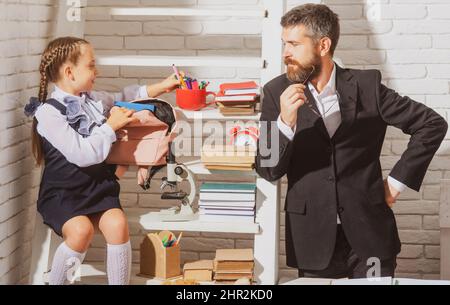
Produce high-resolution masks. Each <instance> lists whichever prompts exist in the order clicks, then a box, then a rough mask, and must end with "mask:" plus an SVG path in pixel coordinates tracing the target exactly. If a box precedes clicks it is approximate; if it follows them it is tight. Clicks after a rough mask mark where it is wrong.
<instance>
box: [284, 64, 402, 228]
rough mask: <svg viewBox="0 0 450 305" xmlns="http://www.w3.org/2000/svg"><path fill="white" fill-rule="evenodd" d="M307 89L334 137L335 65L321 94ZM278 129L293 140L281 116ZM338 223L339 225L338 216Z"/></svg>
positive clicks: (337, 122) (336, 103) (337, 119)
mask: <svg viewBox="0 0 450 305" xmlns="http://www.w3.org/2000/svg"><path fill="white" fill-rule="evenodd" d="M308 88H309V90H310V91H311V94H312V95H313V97H314V102H315V103H316V105H317V108H318V109H319V113H320V115H321V116H322V119H323V122H324V124H325V127H326V129H327V131H328V135H329V136H330V138H331V137H332V136H333V135H334V133H335V132H336V130H337V129H338V128H339V126H340V125H341V122H342V118H341V112H340V107H339V99H338V93H337V91H336V65H334V67H333V72H332V73H331V77H330V80H329V81H328V83H327V84H326V86H325V87H324V88H323V90H322V92H320V93H319V92H318V91H317V90H316V88H315V87H314V85H313V84H311V82H308ZM277 126H278V129H279V130H280V131H281V132H282V133H283V134H284V135H285V136H286V137H287V138H288V139H289V140H291V141H292V140H293V139H294V136H295V131H296V129H297V126H295V127H294V130H292V129H291V128H290V127H289V126H288V125H286V124H285V123H284V122H283V120H282V119H281V115H280V116H279V117H278V120H277ZM388 183H389V184H390V185H391V186H393V187H394V188H395V189H396V190H397V191H399V192H403V191H404V190H405V189H406V188H407V186H406V185H405V184H403V183H401V182H400V181H398V180H396V179H394V178H392V177H391V176H388ZM338 223H340V220H339V216H338Z"/></svg>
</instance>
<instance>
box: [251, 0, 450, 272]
mask: <svg viewBox="0 0 450 305" xmlns="http://www.w3.org/2000/svg"><path fill="white" fill-rule="evenodd" d="M281 25H282V27H283V34H282V40H283V42H284V52H283V57H284V61H285V63H286V65H287V73H286V74H283V75H281V76H279V77H277V78H275V79H273V80H272V81H270V82H269V83H268V84H267V85H266V86H265V87H264V97H263V105H262V115H261V128H265V127H267V130H263V132H262V135H264V136H262V137H261V138H260V143H259V147H260V149H259V151H258V158H257V172H258V173H259V175H260V176H262V177H263V178H265V179H267V180H269V181H274V180H278V179H280V178H282V177H283V176H284V175H285V174H287V179H288V191H287V195H286V203H285V211H286V255H287V265H288V266H290V267H294V268H297V269H298V271H299V277H316V278H317V277H320V278H346V277H348V278H365V277H371V276H394V272H395V268H396V257H397V254H398V253H399V252H400V248H401V244H400V240H399V236H398V230H397V226H396V221H395V217H394V214H393V212H392V210H391V208H392V206H393V204H394V203H395V201H396V199H397V197H398V196H399V194H400V193H401V192H402V191H403V190H405V188H407V187H408V188H410V189H413V190H415V191H419V189H420V186H421V184H422V181H423V179H424V176H425V173H426V171H427V168H428V166H429V164H430V162H431V160H432V158H433V156H434V154H435V152H436V150H437V149H438V148H439V146H440V144H441V142H442V140H443V139H444V136H445V134H446V131H447V123H446V121H445V120H444V119H443V118H442V117H441V116H439V114H437V113H436V112H435V111H433V110H432V109H430V108H428V107H426V106H424V105H423V104H421V103H418V102H415V101H413V100H411V99H410V98H409V97H402V96H400V95H398V94H397V93H396V92H395V91H394V90H392V89H389V88H387V87H386V86H385V85H383V84H382V82H381V80H382V76H381V73H380V72H379V71H377V70H356V69H343V68H341V67H339V66H338V65H337V64H336V63H335V62H334V61H333V53H334V51H335V49H336V46H337V44H338V41H339V33H340V30H339V29H340V27H339V18H338V16H337V15H336V14H335V13H334V12H333V11H331V10H330V9H329V8H328V7H327V6H325V5H320V4H306V5H302V6H299V7H296V8H294V9H292V10H291V11H290V12H288V13H287V14H286V15H285V16H284V17H283V18H282V21H281ZM387 126H395V127H397V128H400V129H401V130H402V131H403V132H404V133H406V134H409V135H411V138H410V141H409V144H408V148H407V149H406V151H405V152H404V153H403V155H402V156H401V158H400V160H399V161H398V162H397V163H396V164H395V166H394V167H393V169H392V171H391V172H390V174H389V176H388V177H386V179H383V175H382V170H381V165H380V153H381V148H382V145H383V142H384V138H385V134H386V129H387ZM272 136H275V137H278V141H277V143H279V147H271V146H272V145H271V143H275V142H274V141H273V139H272ZM274 145H275V144H274ZM275 146H276V145H275ZM262 147H265V148H266V150H267V147H270V151H272V154H273V153H274V152H275V153H276V154H277V155H278V158H277V160H276V162H275V163H274V164H272V165H267V163H265V162H264V161H266V160H268V159H270V158H271V157H273V155H270V154H269V155H264V154H262V153H261V152H262V151H263V149H262ZM264 151H265V150H264Z"/></svg>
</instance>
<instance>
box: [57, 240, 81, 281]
mask: <svg viewBox="0 0 450 305" xmlns="http://www.w3.org/2000/svg"><path fill="white" fill-rule="evenodd" d="M85 256H86V252H84V253H79V252H76V251H74V250H72V249H71V248H69V246H67V244H66V243H65V242H63V243H62V244H61V245H59V247H58V249H56V252H55V256H54V257H53V262H52V269H51V271H50V276H49V284H50V285H66V284H68V283H70V282H71V281H72V282H73V281H74V280H75V278H73V277H75V276H76V275H77V273H76V271H77V270H76V269H77V267H80V266H81V264H82V263H83V260H84V258H85ZM69 270H70V271H71V272H70V274H68V271H69ZM68 276H69V277H70V278H68Z"/></svg>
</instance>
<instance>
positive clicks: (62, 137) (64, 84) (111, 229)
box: [25, 37, 180, 285]
mask: <svg viewBox="0 0 450 305" xmlns="http://www.w3.org/2000/svg"><path fill="white" fill-rule="evenodd" d="M40 74H41V83H40V88H39V98H31V100H30V103H29V104H28V105H27V106H26V107H25V113H26V114H27V115H28V116H34V120H33V127H32V129H33V135H32V145H33V147H32V148H33V154H34V156H35V158H36V161H37V164H38V165H40V164H42V163H44V164H45V167H44V172H43V176H42V181H41V185H40V190H39V197H38V202H37V209H38V211H39V213H40V214H41V215H42V217H43V219H44V222H45V223H46V224H47V225H48V226H50V227H51V228H52V229H53V230H54V231H55V232H56V233H57V234H58V235H59V236H62V237H63V238H64V242H63V243H62V244H61V245H60V246H59V247H58V249H57V250H56V253H55V256H54V259H53V263H52V269H51V272H50V277H49V282H50V284H51V285H61V284H65V283H67V282H68V278H67V273H68V272H67V271H68V269H69V268H70V267H71V266H70V263H69V262H72V263H73V262H74V261H76V262H80V263H81V262H82V261H83V259H84V257H85V254H86V251H87V249H88V247H89V244H90V242H91V240H92V237H93V235H94V231H95V229H97V228H98V229H99V230H100V231H101V232H102V234H103V236H104V237H105V240H106V242H107V262H106V263H107V274H108V282H109V284H110V285H126V284H128V283H129V280H130V274H131V270H130V269H131V245H130V240H129V233H128V224H127V219H126V216H125V214H124V212H123V211H122V208H121V206H120V202H119V191H120V186H119V183H118V182H117V179H118V177H117V176H116V175H115V174H114V170H112V167H111V166H107V165H106V164H105V163H104V160H105V159H106V157H107V156H108V154H109V151H110V148H111V144H112V143H113V142H115V141H116V134H115V131H117V130H118V129H120V128H122V127H124V126H125V125H126V124H128V123H130V122H131V121H132V120H133V119H132V118H131V115H132V114H133V112H132V111H129V110H126V109H123V108H120V110H118V111H115V112H113V113H109V112H110V109H111V108H112V106H113V104H114V101H118V100H119V101H122V100H128V101H130V100H134V99H139V98H148V97H156V96H159V95H160V94H162V93H164V92H170V91H172V90H173V89H175V88H176V87H177V86H178V85H179V84H180V83H179V81H178V80H177V79H176V77H174V75H172V76H170V77H169V78H167V79H166V80H164V81H163V82H161V83H159V84H155V85H150V86H143V87H139V86H130V87H127V88H125V89H124V90H123V92H122V93H119V94H108V93H105V92H92V91H91V90H92V88H93V85H94V81H95V78H96V76H97V69H96V67H95V57H94V50H93V49H92V46H91V45H90V44H89V42H87V41H86V40H83V39H79V38H73V37H64V38H58V39H56V40H54V41H52V42H51V43H50V44H49V45H48V47H47V48H46V50H45V51H44V53H43V55H42V61H41V65H40ZM49 82H52V83H54V85H55V89H54V91H53V93H52V94H51V96H50V97H51V98H50V99H49V100H47V87H48V84H49ZM107 117H109V118H108V119H107Z"/></svg>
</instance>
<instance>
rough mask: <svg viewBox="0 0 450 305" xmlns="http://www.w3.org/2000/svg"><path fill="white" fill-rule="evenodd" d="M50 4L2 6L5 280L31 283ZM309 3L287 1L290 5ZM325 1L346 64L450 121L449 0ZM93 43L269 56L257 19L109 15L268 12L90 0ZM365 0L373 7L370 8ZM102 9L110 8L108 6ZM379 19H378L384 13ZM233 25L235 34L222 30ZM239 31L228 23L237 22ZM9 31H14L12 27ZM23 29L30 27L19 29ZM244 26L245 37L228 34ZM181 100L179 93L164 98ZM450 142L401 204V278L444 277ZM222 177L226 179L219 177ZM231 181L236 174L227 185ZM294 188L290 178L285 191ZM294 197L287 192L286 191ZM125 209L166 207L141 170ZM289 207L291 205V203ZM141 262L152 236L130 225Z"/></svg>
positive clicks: (211, 246)
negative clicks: (32, 114) (34, 151)
mask: <svg viewBox="0 0 450 305" xmlns="http://www.w3.org/2000/svg"><path fill="white" fill-rule="evenodd" d="M54 2H58V1H50V0H48V1H46V0H34V1H32V0H29V1H19V0H17V1H12V0H10V1H1V2H0V21H1V23H2V31H0V67H1V68H0V97H1V103H0V149H1V152H0V283H16V282H20V281H22V282H23V281H25V280H26V276H27V272H28V271H27V270H28V267H29V257H30V256H29V255H30V251H31V247H30V232H31V228H32V222H33V216H34V209H35V200H36V192H37V188H36V186H37V185H38V183H39V173H37V171H32V160H31V158H30V149H29V146H30V141H29V126H28V125H27V124H26V123H27V122H25V121H24V119H23V116H22V115H21V107H22V106H23V104H24V103H25V101H26V99H27V98H28V97H29V96H30V95H35V94H36V91H37V90H36V89H37V88H36V87H37V84H38V78H39V75H38V73H37V72H36V69H37V67H38V64H39V53H40V52H41V51H42V49H43V47H44V46H45V44H46V42H47V38H48V37H49V36H50V31H51V30H52V21H53V17H52V16H55V15H56V10H55V9H53V8H52V7H51V5H52V4H53V3H54ZM302 2H303V1H300V0H289V1H288V7H289V8H291V7H293V6H296V5H298V4H301V3H302ZM310 2H315V3H321V2H322V3H325V4H327V5H329V6H330V7H331V8H332V9H333V10H334V11H335V12H337V13H338V14H339V15H340V17H341V27H342V34H341V41H340V44H339V46H338V49H337V53H336V55H337V56H338V57H340V58H341V59H342V61H343V63H344V64H345V65H346V66H347V67H355V68H367V69H372V68H376V69H380V70H381V71H382V72H383V76H384V82H385V83H386V84H387V85H388V86H389V87H392V88H393V89H396V90H397V91H399V92H400V93H402V94H406V95H409V96H411V97H412V98H414V99H415V100H417V101H419V102H423V103H425V104H426V105H428V106H430V107H432V108H434V109H436V110H437V111H438V112H439V113H440V114H442V115H443V116H444V117H445V118H446V119H448V118H449V112H450V100H449V98H450V97H449V81H450V72H449V71H450V56H449V54H450V53H449V51H450V16H448V14H447V12H448V11H449V8H450V7H449V4H448V0H370V1H369V0H367V1H362V0H323V1H320V0H311V1H310ZM88 3H89V14H88V18H87V21H86V24H85V25H86V38H87V39H88V40H90V41H91V42H92V43H93V44H94V46H95V47H96V49H97V52H98V53H106V54H117V53H120V54H170V55H195V54H199V55H211V54H213V55H216V54H242V55H255V54H260V47H261V43H260V39H259V33H260V31H261V28H260V26H259V23H258V22H256V20H252V19H249V20H248V19H242V18H235V19H232V20H227V19H226V18H181V17H179V18H175V17H172V18H170V17H167V18H166V17H153V18H133V17H115V18H112V17H111V16H108V15H105V14H103V13H102V12H101V9H102V8H104V7H105V6H109V5H117V6H146V5H147V6H197V5H200V6H202V7H204V6H216V7H218V6H220V5H223V3H226V4H227V5H229V6H230V7H233V8H236V7H239V6H255V5H259V6H260V5H262V1H260V0H239V1H238V0H228V1H223V0H114V1H111V0H89V1H88ZM367 3H370V5H368V4H367ZM99 9H100V10H99ZM377 16H378V17H379V18H376V17H377ZM224 21H227V22H229V23H227V27H224V23H223V22H224ZM228 24H229V26H228ZM5 28H6V30H5ZM18 29H21V30H20V31H19V30H18ZM242 29H245V35H240V36H230V35H228V34H233V33H236V32H238V31H239V32H240V31H241V30H242ZM188 71H189V72H190V73H191V74H193V75H195V76H197V77H198V78H201V79H209V80H211V82H212V85H211V88H210V89H216V88H217V86H218V84H220V83H221V82H223V81H230V80H244V79H258V78H259V71H257V70H254V69H236V68H233V67H230V68H221V69H204V68H193V69H188ZM100 72H101V77H100V79H99V80H98V89H105V90H118V89H120V88H121V87H123V86H125V85H128V84H133V83H136V82H139V83H141V84H144V83H148V82H156V81H159V80H160V79H162V78H163V77H165V76H166V75H168V74H169V73H171V70H170V68H169V67H167V68H129V67H121V68H119V67H101V69H100ZM163 98H166V99H167V100H169V101H173V100H174V99H173V96H172V95H165V96H163ZM407 141H408V137H407V136H405V135H403V134H402V133H401V131H399V130H396V129H389V130H388V134H387V138H386V142H385V145H384V147H383V151H382V158H381V160H382V164H383V172H384V175H388V174H389V171H390V169H391V168H392V166H393V164H395V162H396V161H397V160H398V159H399V158H400V155H401V154H402V152H403V151H404V149H405V147H406V145H407ZM449 155H450V136H447V138H446V141H445V143H444V144H443V145H442V147H441V149H440V150H439V153H438V156H437V157H436V158H435V159H434V160H433V162H432V164H431V166H430V169H429V171H428V173H427V175H426V178H425V183H424V185H423V187H422V189H421V191H420V192H419V193H416V192H413V191H406V192H404V193H403V194H402V196H401V198H400V200H399V202H398V203H397V204H396V206H395V207H394V211H395V213H396V217H397V221H398V227H399V230H400V237H401V240H402V242H403V251H402V253H401V254H400V257H399V259H398V269H397V272H398V275H399V276H407V277H417V278H437V277H438V276H439V223H438V212H439V202H438V200H439V187H438V185H439V181H440V179H441V178H444V177H445V178H449V177H450V162H449ZM209 178H210V179H214V180H224V179H226V178H225V177H220V176H213V177H209ZM227 179H229V178H227ZM285 191H286V184H285V181H284V182H283V192H285ZM283 197H284V194H283ZM121 199H122V203H123V205H124V207H125V208H141V209H143V210H145V211H147V210H149V209H160V208H162V207H169V206H171V203H167V202H162V201H161V200H160V199H159V195H158V194H157V193H156V192H155V189H153V190H152V191H150V192H143V191H142V190H140V189H139V188H138V187H137V186H136V181H135V178H134V173H133V172H129V173H127V175H126V178H125V179H124V180H123V181H122V194H121ZM283 200H284V198H283ZM280 223H281V228H280V229H281V241H280V252H281V253H280V276H282V277H295V276H296V274H297V272H296V271H295V270H292V269H289V268H287V267H286V265H285V260H286V259H285V250H284V213H282V214H281V215H280ZM131 233H132V243H133V256H134V262H135V263H138V259H139V253H138V247H139V243H140V241H141V238H142V234H143V232H141V231H140V230H139V229H138V228H132V230H131ZM252 239H253V237H252V236H251V235H239V234H221V233H190V234H186V237H185V238H184V240H183V242H182V249H183V251H182V260H183V262H184V261H188V260H195V259H203V258H211V257H213V255H214V254H213V253H214V250H215V249H216V248H217V247H229V248H232V247H250V246H251V245H252ZM92 246H93V247H92V249H91V250H90V251H89V253H88V260H91V261H102V260H103V259H104V249H103V246H104V240H103V238H102V237H100V236H96V238H95V239H94V241H93V243H92Z"/></svg>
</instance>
